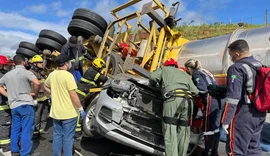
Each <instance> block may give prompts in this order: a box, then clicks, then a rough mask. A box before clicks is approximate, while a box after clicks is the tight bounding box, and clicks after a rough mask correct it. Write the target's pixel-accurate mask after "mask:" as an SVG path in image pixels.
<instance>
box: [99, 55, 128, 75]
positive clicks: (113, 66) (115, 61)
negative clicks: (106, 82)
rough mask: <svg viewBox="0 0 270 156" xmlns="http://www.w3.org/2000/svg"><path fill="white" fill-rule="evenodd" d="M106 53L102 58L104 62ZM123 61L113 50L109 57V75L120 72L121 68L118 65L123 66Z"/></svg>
mask: <svg viewBox="0 0 270 156" xmlns="http://www.w3.org/2000/svg"><path fill="white" fill-rule="evenodd" d="M107 57H108V55H106V56H105V57H104V58H103V59H104V61H105V62H106V60H107ZM123 65H124V61H123V59H122V58H121V56H120V55H119V54H117V53H115V52H112V53H111V59H110V66H109V69H108V70H109V71H110V72H108V73H110V74H111V75H116V74H120V73H122V71H121V69H120V67H119V66H121V67H123Z"/></svg>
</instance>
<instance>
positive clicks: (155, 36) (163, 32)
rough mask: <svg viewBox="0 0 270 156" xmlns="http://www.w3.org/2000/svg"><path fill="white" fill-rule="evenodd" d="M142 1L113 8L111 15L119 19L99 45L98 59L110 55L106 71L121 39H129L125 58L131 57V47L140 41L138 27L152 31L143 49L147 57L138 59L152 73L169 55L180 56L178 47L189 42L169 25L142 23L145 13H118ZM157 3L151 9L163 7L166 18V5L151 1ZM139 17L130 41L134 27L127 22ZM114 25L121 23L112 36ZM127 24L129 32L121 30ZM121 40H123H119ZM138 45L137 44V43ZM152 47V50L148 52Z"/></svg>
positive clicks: (134, 46) (112, 24)
mask: <svg viewBox="0 0 270 156" xmlns="http://www.w3.org/2000/svg"><path fill="white" fill-rule="evenodd" d="M141 1H142V0H130V1H129V2H127V3H125V4H123V5H121V6H119V7H117V8H115V9H113V10H112V11H111V14H112V15H113V16H114V17H115V18H116V20H114V21H113V22H111V23H110V24H109V26H108V28H107V30H106V32H105V35H104V37H103V41H102V43H101V45H100V48H99V50H98V52H97V57H98V58H103V57H104V56H105V54H108V55H109V57H108V59H107V62H106V70H105V74H107V72H108V68H109V62H110V54H111V53H112V52H113V51H117V50H115V48H117V47H118V46H119V44H120V43H121V42H126V43H127V42H129V51H128V55H127V58H126V60H125V61H127V60H128V59H129V58H130V54H131V51H132V49H134V50H138V47H139V46H138V45H139V44H140V41H136V35H137V33H138V30H139V29H141V30H144V31H145V32H146V33H148V34H149V38H148V41H147V46H146V49H145V52H144V56H143V58H142V60H140V59H138V58H136V60H137V61H136V63H138V62H139V65H140V66H141V67H143V68H145V69H147V70H149V71H150V72H152V71H154V70H155V69H156V68H158V67H160V65H161V64H162V63H163V62H164V61H165V60H166V59H168V58H170V57H172V58H174V59H177V56H178V53H179V49H180V48H181V46H182V45H183V44H185V43H186V42H188V40H186V39H183V38H182V37H181V33H180V32H177V31H176V32H175V31H173V30H172V29H170V28H169V27H168V26H164V27H158V25H157V24H156V22H155V21H151V22H150V29H149V28H148V27H147V26H145V25H143V24H142V16H143V15H142V14H141V12H139V11H136V12H132V13H130V14H128V15H126V16H123V17H121V16H119V15H118V14H117V13H118V12H119V11H121V10H124V9H126V8H128V7H130V6H132V5H134V4H137V3H139V2H141ZM152 1H153V2H154V5H153V6H152V9H154V10H157V9H160V10H162V11H163V13H164V14H165V17H167V16H169V12H168V11H167V9H166V7H165V6H164V5H163V4H162V3H160V2H159V1H158V0H152ZM135 18H137V22H136V26H135V28H134V30H133V36H132V39H131V40H128V36H129V32H130V31H131V30H132V28H133V27H132V26H131V25H130V24H129V23H128V22H129V21H130V20H133V19H135ZM115 24H118V30H117V31H116V33H115V35H114V37H113V38H111V37H109V36H108V35H109V32H110V30H111V29H112V28H113V26H114V25H115ZM124 26H125V27H126V31H125V32H122V31H121V30H122V29H123V27H124ZM107 40H110V41H111V42H112V43H111V45H110V47H107V46H105V43H106V41H107ZM119 42H120V43H119ZM134 44H135V45H134ZM149 49H150V53H147V52H148V51H149Z"/></svg>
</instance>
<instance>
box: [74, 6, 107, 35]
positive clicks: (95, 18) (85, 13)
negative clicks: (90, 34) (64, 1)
mask: <svg viewBox="0 0 270 156" xmlns="http://www.w3.org/2000/svg"><path fill="white" fill-rule="evenodd" d="M72 19H81V20H85V21H87V22H89V23H92V24H94V25H95V26H97V27H98V28H99V29H100V30H101V31H102V32H103V33H105V31H106V29H107V27H108V24H107V22H106V20H105V19H104V18H103V17H102V16H100V15H99V14H97V13H95V12H93V11H90V10H88V9H83V8H80V9H76V10H75V11H74V13H73V16H72Z"/></svg>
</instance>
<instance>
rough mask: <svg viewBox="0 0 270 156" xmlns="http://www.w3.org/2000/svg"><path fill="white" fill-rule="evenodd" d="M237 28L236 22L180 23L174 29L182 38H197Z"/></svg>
mask: <svg viewBox="0 0 270 156" xmlns="http://www.w3.org/2000/svg"><path fill="white" fill-rule="evenodd" d="M264 26H265V25H254V24H245V25H244V26H243V28H244V29H246V30H250V29H255V28H261V27H264ZM237 28H239V26H238V25H236V24H215V25H205V24H204V25H201V26H188V25H182V26H180V27H176V28H174V29H175V30H179V31H180V32H181V33H182V35H183V37H184V38H187V39H189V40H199V39H204V38H211V37H216V36H221V35H224V34H229V33H232V32H233V31H234V30H236V29H237Z"/></svg>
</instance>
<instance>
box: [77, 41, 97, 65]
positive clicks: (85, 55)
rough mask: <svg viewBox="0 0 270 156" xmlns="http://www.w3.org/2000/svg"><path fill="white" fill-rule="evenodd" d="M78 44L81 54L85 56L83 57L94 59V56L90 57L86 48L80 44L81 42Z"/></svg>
mask: <svg viewBox="0 0 270 156" xmlns="http://www.w3.org/2000/svg"><path fill="white" fill-rule="evenodd" d="M80 46H81V50H82V51H81V52H82V54H83V56H84V57H85V58H87V59H88V60H89V61H94V59H95V58H94V57H92V56H91V55H90V54H89V53H88V52H87V50H86V49H85V47H84V46H83V45H82V44H80Z"/></svg>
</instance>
